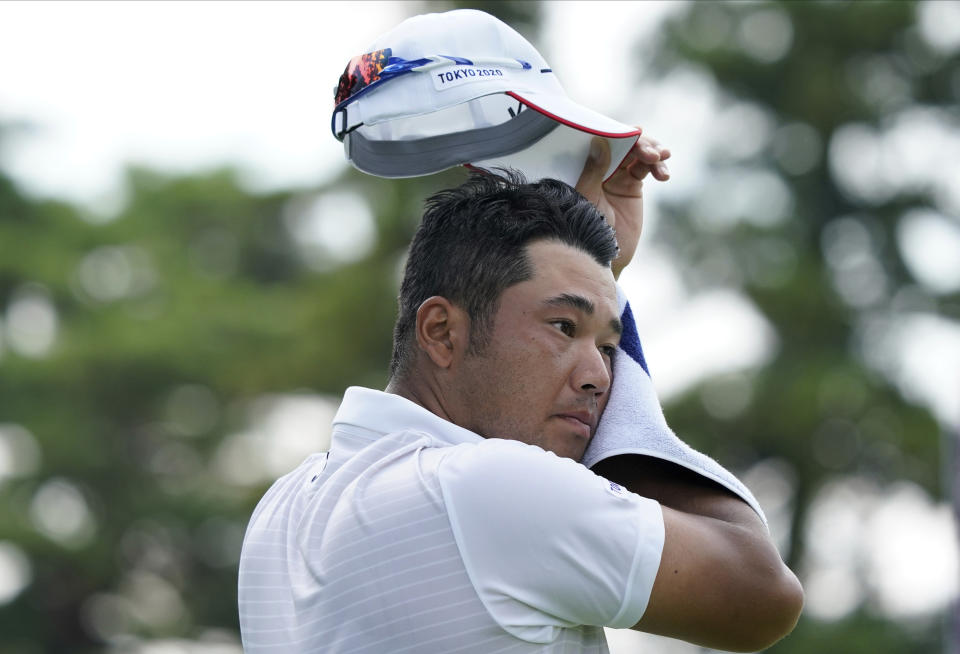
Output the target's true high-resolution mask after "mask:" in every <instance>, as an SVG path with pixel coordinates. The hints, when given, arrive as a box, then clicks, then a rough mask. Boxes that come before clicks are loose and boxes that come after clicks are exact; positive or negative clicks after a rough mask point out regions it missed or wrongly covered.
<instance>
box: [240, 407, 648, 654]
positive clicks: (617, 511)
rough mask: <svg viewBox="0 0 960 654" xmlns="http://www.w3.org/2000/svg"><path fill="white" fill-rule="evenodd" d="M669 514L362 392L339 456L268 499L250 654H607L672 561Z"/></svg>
mask: <svg viewBox="0 0 960 654" xmlns="http://www.w3.org/2000/svg"><path fill="white" fill-rule="evenodd" d="M663 539H664V527H663V515H662V512H661V509H660V505H659V504H658V503H657V502H655V501H653V500H650V499H646V498H643V497H640V496H639V495H635V494H634V493H631V492H629V491H626V490H624V489H623V488H622V487H620V486H618V485H616V484H614V483H612V482H610V481H607V480H606V479H604V478H602V477H598V476H597V475H595V474H594V473H592V472H590V471H589V470H588V469H587V468H585V467H583V466H582V465H580V464H579V463H576V462H575V461H571V460H569V459H563V458H560V457H557V456H556V455H554V454H553V453H551V452H545V451H544V450H542V449H540V448H539V447H536V446H532V445H526V444H523V443H520V442H518V441H511V440H502V439H496V438H492V439H484V438H482V437H480V436H478V435H477V434H474V433H473V432H470V431H467V430H465V429H462V428H460V427H458V426H456V425H454V424H452V423H450V422H447V421H446V420H443V419H442V418H440V417H438V416H436V415H434V414H433V413H431V412H429V411H427V410H426V409H424V408H423V407H421V406H419V405H417V404H414V403H413V402H410V401H408V400H406V399H404V398H402V397H399V396H397V395H391V394H387V393H382V392H379V391H373V390H369V389H365V388H350V389H349V390H347V392H346V394H345V395H344V399H343V404H342V405H341V406H340V409H339V411H338V412H337V416H336V418H335V419H334V426H333V436H332V442H331V448H330V451H329V453H322V454H314V455H312V456H310V457H308V458H307V460H306V461H304V462H303V463H302V464H301V465H300V466H299V467H298V468H297V469H296V470H294V471H293V472H291V473H290V474H288V475H286V476H284V477H282V478H281V479H279V480H278V481H277V482H276V483H275V484H274V485H273V486H272V487H271V488H270V490H269V491H267V493H266V495H265V496H264V497H263V499H262V500H261V501H260V503H259V505H258V506H257V508H256V510H255V511H254V514H253V517H252V518H251V520H250V525H249V526H248V528H247V533H246V537H245V538H244V543H243V553H242V555H241V557H240V579H239V605H240V629H241V633H242V637H243V648H244V651H245V652H246V653H247V654H258V653H261V652H264V653H266V652H271V653H280V652H284V653H286V654H291V653H297V652H317V653H319V652H323V653H328V652H329V653H332V652H350V653H360V652H364V653H368V654H381V653H384V652H390V653H391V654H397V653H399V652H414V653H417V654H422V653H430V652H443V653H447V652H463V653H467V652H470V653H477V654H480V653H483V654H489V653H491V652H512V653H518V654H520V653H522V654H527V653H530V654H532V653H534V652H536V653H538V654H543V653H548V652H549V653H560V652H563V653H570V654H573V653H574V652H575V653H577V654H580V653H583V652H597V653H599V652H607V645H606V640H605V638H604V633H603V627H604V626H608V627H617V628H624V627H631V626H633V625H634V624H636V622H637V621H638V620H639V619H640V617H641V616H642V615H643V612H644V610H645V609H646V606H647V601H648V599H649V597H650V591H651V589H652V587H653V581H654V578H655V577H656V574H657V569H658V568H659V565H660V555H661V553H662V550H663Z"/></svg>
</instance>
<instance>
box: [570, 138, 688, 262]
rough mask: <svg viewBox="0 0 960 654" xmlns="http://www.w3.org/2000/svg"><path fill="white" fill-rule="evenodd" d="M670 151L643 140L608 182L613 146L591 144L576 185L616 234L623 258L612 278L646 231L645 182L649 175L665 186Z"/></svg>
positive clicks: (601, 142)
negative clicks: (642, 231)
mask: <svg viewBox="0 0 960 654" xmlns="http://www.w3.org/2000/svg"><path fill="white" fill-rule="evenodd" d="M669 158H670V150H668V149H666V148H664V147H663V146H661V145H660V144H659V143H658V142H657V141H656V139H653V138H650V137H648V136H640V138H639V139H637V142H636V144H635V145H634V146H633V147H632V148H631V149H630V152H629V153H627V156H626V157H624V160H623V162H622V163H621V164H620V167H619V168H617V170H616V172H614V173H613V175H611V176H610V179H608V180H607V181H606V182H604V181H603V176H604V174H605V173H606V172H607V168H608V167H609V165H610V145H609V144H608V143H607V140H606V139H604V138H601V137H599V136H597V137H594V139H593V141H592V142H591V143H590V156H589V157H587V163H586V164H584V166H583V172H582V173H581V174H580V179H579V181H577V186H576V188H577V190H578V191H580V193H581V194H582V195H583V196H584V197H585V198H587V199H588V200H590V201H591V202H593V204H594V205H596V207H597V208H598V209H599V210H600V213H602V214H603V215H604V217H605V218H606V219H607V222H608V223H610V226H611V227H613V229H614V231H615V232H616V234H617V243H618V244H619V245H620V255H619V256H618V257H617V258H616V259H615V260H614V261H613V276H614V277H620V271H622V270H623V269H624V268H625V267H626V266H627V264H628V263H630V260H631V259H633V254H634V252H636V250H637V243H638V242H639V241H640V231H641V229H643V178H644V177H646V176H647V174H651V175H653V178H654V179H656V180H658V181H661V182H665V181H667V180H668V179H670V171H669V170H667V164H665V163H664V162H665V161H666V160H667V159H669Z"/></svg>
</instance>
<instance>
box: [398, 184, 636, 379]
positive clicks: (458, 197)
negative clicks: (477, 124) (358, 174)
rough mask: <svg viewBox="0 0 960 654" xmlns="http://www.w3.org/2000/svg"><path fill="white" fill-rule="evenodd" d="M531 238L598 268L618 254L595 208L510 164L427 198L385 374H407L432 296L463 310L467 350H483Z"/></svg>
mask: <svg viewBox="0 0 960 654" xmlns="http://www.w3.org/2000/svg"><path fill="white" fill-rule="evenodd" d="M536 240H556V241H560V242H561V243H565V244H567V245H571V246H573V247H575V248H578V249H580V250H583V251H584V252H586V253H587V254H589V255H590V256H591V257H593V259H594V260H595V261H597V263H599V264H600V265H602V266H609V265H610V262H611V261H613V259H614V258H615V257H616V256H617V252H618V249H617V241H616V238H615V237H614V233H613V229H611V227H610V226H609V225H608V224H607V222H606V221H605V220H604V218H603V215H602V214H601V213H600V211H599V210H598V209H597V208H596V207H595V206H594V205H593V204H592V203H590V201H589V200H587V199H586V198H584V197H583V196H582V195H580V194H579V193H578V192H577V191H576V190H574V189H573V188H572V187H571V186H569V185H567V184H565V183H563V182H560V181H557V180H553V179H545V180H542V181H539V182H535V183H528V182H527V181H526V180H525V179H524V177H523V175H522V174H520V173H519V172H517V171H513V170H504V171H500V174H492V173H488V172H474V173H471V175H470V177H469V178H468V179H467V180H466V181H465V182H464V183H463V184H461V185H460V186H457V187H454V188H451V189H446V190H443V191H440V192H438V193H436V194H434V195H432V196H431V197H430V198H428V199H427V201H426V204H425V209H424V213H423V220H422V221H421V222H420V226H419V228H418V229H417V232H416V234H415V235H414V237H413V242H412V243H411V245H410V253H409V256H408V258H407V264H406V269H405V271H404V275H403V282H402V283H401V285H400V298H399V305H400V307H399V314H398V316H397V322H396V325H395V326H394V331H393V356H392V358H391V361H390V374H391V376H399V375H402V374H403V373H405V372H406V371H407V367H408V366H409V365H410V363H411V362H412V361H413V355H414V352H415V349H416V345H415V338H414V328H415V326H416V320H417V309H419V307H420V305H421V304H422V303H423V301H424V300H426V299H427V298H430V297H433V296H435V295H439V296H443V297H445V298H447V299H448V300H449V301H450V302H452V303H453V304H455V305H457V306H458V307H460V308H461V309H463V310H464V311H466V312H467V315H468V316H469V317H470V341H469V351H470V352H472V353H479V352H481V351H482V349H483V347H484V346H485V345H486V344H487V341H488V338H489V322H490V320H491V318H492V317H493V315H494V314H495V313H496V311H497V307H498V303H499V300H500V295H501V294H502V293H503V291H504V290H506V289H507V288H508V287H510V286H512V285H514V284H517V283H520V282H522V281H525V280H528V279H530V278H531V277H532V276H533V268H532V265H531V263H530V259H529V257H528V255H527V251H526V246H527V245H528V244H529V243H530V242H532V241H536Z"/></svg>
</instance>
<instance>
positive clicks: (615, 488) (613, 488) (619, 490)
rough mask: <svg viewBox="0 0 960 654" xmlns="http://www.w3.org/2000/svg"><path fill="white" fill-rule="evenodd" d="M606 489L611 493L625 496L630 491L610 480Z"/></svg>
mask: <svg viewBox="0 0 960 654" xmlns="http://www.w3.org/2000/svg"><path fill="white" fill-rule="evenodd" d="M607 490H609V491H610V493H611V494H612V495H616V496H617V497H627V495H628V494H629V493H630V491H628V490H627V489H626V488H624V487H623V486H621V485H620V484H615V483H614V482H612V481H611V482H610V486H609V487H608V488H607Z"/></svg>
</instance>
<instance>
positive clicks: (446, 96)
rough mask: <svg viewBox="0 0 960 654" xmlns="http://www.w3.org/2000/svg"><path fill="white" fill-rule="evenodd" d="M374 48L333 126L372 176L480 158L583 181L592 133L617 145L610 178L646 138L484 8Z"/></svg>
mask: <svg viewBox="0 0 960 654" xmlns="http://www.w3.org/2000/svg"><path fill="white" fill-rule="evenodd" d="M367 53H368V54H366V55H363V56H362V57H355V58H354V59H353V60H351V62H350V64H349V65H348V66H347V70H346V71H345V72H344V77H342V78H341V83H340V87H339V89H338V99H339V100H340V102H339V104H337V106H336V107H335V109H334V112H333V117H332V122H331V128H332V130H333V133H334V136H336V137H337V138H338V139H342V140H343V143H344V151H345V153H346V156H347V159H348V160H349V161H350V162H351V163H352V164H353V165H354V166H355V167H356V168H358V169H359V170H362V171H364V172H367V173H370V174H373V175H378V176H381V177H415V176H418V175H429V174H432V173H435V172H439V171H441V170H444V169H445V168H449V167H451V166H457V165H461V164H470V165H472V166H475V167H480V168H487V169H489V168H495V167H511V168H516V169H518V170H520V171H522V172H523V173H524V174H525V175H526V176H527V178H528V179H530V180H531V181H534V180H537V179H541V178H544V177H553V178H556V179H561V180H563V181H565V182H567V183H569V184H575V183H576V181H577V179H578V178H579V176H580V172H581V170H582V169H583V165H584V163H585V162H586V158H587V154H588V152H589V149H590V140H591V139H592V138H593V136H594V135H598V136H602V137H605V138H606V139H607V140H608V141H609V143H610V153H611V161H610V167H609V169H608V170H607V175H606V176H609V175H612V174H613V172H614V171H615V170H616V169H617V166H619V164H620V162H621V161H622V160H623V159H624V157H626V155H627V153H628V152H629V151H630V148H631V147H632V146H633V144H634V143H635V142H636V140H637V136H638V135H639V134H640V130H639V129H638V128H636V127H631V126H629V125H625V124H623V123H620V122H618V121H615V120H612V119H610V118H607V117H606V116H604V115H603V114H600V113H598V112H596V111H593V110H592V109H588V108H587V107H584V106H582V105H580V104H577V103H575V102H573V101H572V100H571V99H570V98H569V97H567V94H566V93H565V92H564V90H563V87H562V86H560V82H559V81H558V80H557V78H556V75H554V73H553V71H552V70H551V68H550V66H549V64H547V62H546V61H545V60H544V59H543V57H542V56H541V55H540V53H539V52H537V50H536V48H534V47H533V46H532V45H531V44H530V43H529V42H528V41H527V40H526V39H525V38H523V37H522V36H521V35H520V34H519V33H518V32H517V31H516V30H514V29H513V28H511V27H509V26H508V25H506V24H505V23H503V22H502V21H500V20H497V19H496V18H494V17H493V16H490V15H489V14H486V13H484V12H482V11H477V10H474V9H458V10H455V11H449V12H446V13H442V14H425V15H421V16H414V17H412V18H408V19H407V20H405V21H403V22H402V23H400V25H398V26H397V27H395V28H394V29H392V30H390V31H389V32H387V33H386V34H384V35H383V36H381V37H380V38H378V39H377V40H376V41H375V42H374V43H373V44H372V45H371V46H370V48H369V49H368V50H367ZM357 64H359V66H357Z"/></svg>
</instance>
